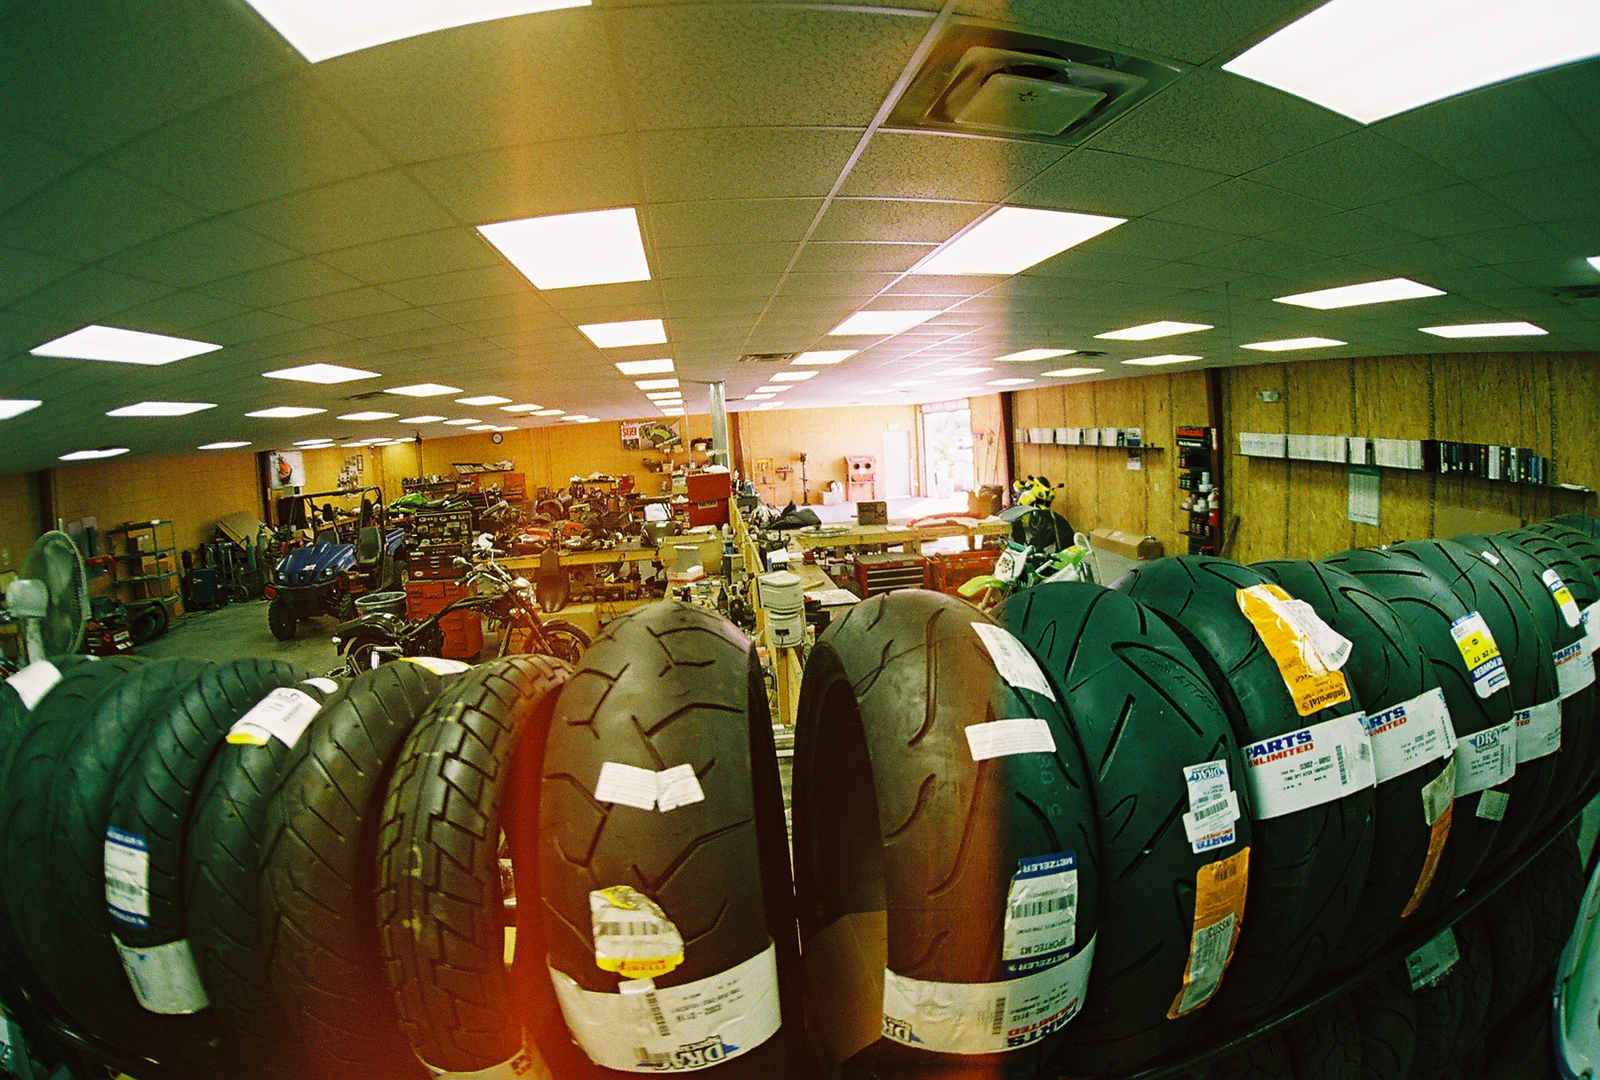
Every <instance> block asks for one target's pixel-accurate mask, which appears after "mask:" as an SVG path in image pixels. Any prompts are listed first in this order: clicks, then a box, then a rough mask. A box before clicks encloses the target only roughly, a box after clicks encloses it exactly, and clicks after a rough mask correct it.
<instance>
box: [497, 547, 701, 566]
mask: <svg viewBox="0 0 1600 1080" xmlns="http://www.w3.org/2000/svg"><path fill="white" fill-rule="evenodd" d="M686 542H687V541H686ZM660 557H661V553H660V552H659V551H657V550H656V549H655V548H653V547H640V548H605V549H603V550H601V551H563V552H561V565H562V566H566V567H573V566H611V565H613V564H621V563H633V562H638V563H645V562H655V561H656V560H657V559H659V558H660ZM543 558H544V556H543V555H512V556H510V557H509V558H504V559H497V560H495V561H496V562H498V563H499V564H500V565H501V566H503V567H504V568H505V569H507V570H520V571H528V570H537V569H539V562H540V560H541V559H543Z"/></svg>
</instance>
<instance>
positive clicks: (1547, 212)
mask: <svg viewBox="0 0 1600 1080" xmlns="http://www.w3.org/2000/svg"><path fill="white" fill-rule="evenodd" d="M1478 187H1480V188H1482V189H1483V190H1484V191H1486V192H1488V193H1489V194H1490V195H1492V196H1494V197H1495V198H1497V199H1499V200H1500V201H1501V202H1503V203H1505V204H1506V205H1507V206H1509V207H1511V208H1512V209H1513V210H1515V211H1517V213H1519V214H1521V215H1522V216H1523V217H1525V218H1527V219H1528V220H1529V221H1559V220H1560V219H1562V218H1571V217H1583V216H1585V215H1595V216H1600V158H1588V159H1585V160H1583V161H1576V162H1572V163H1570V164H1565V165H1549V166H1546V167H1544V168H1540V169H1526V170H1523V171H1522V172H1514V173H1507V174H1505V175H1503V176H1486V177H1484V178H1482V179H1480V180H1479V181H1478Z"/></svg>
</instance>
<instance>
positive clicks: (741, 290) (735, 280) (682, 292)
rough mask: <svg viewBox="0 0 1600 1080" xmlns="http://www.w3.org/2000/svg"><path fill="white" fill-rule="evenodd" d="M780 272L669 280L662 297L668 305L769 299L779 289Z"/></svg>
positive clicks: (662, 286)
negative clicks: (727, 298)
mask: <svg viewBox="0 0 1600 1080" xmlns="http://www.w3.org/2000/svg"><path fill="white" fill-rule="evenodd" d="M787 261H788V260H787V259H785V263H787ZM779 273H781V271H780V272H778V273H770V274H740V275H737V276H734V277H720V276H717V275H714V274H708V275H706V276H703V277H677V278H668V279H666V280H665V281H663V282H662V283H661V295H662V296H663V297H664V298H665V299H666V300H667V302H668V303H673V302H683V301H694V300H698V299H701V298H714V297H751V296H753V297H766V296H771V295H772V293H773V290H775V289H776V288H777V287H778V281H779Z"/></svg>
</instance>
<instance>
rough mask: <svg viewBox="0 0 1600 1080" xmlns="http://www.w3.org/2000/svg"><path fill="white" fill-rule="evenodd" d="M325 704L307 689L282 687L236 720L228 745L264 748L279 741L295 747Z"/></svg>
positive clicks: (230, 732) (229, 732)
mask: <svg viewBox="0 0 1600 1080" xmlns="http://www.w3.org/2000/svg"><path fill="white" fill-rule="evenodd" d="M321 708H322V703H321V702H320V701H318V700H317V699H316V698H314V697H312V696H311V695H310V694H308V693H306V692H305V691H304V690H297V689H295V688H294V687H292V686H280V687H278V688H277V689H276V690H274V691H272V693H270V694H268V695H267V696H266V697H264V698H262V699H261V700H260V701H258V702H256V703H255V705H254V706H252V707H251V709H250V711H249V712H247V713H245V714H244V715H243V716H241V717H239V719H238V720H236V721H234V724H233V727H231V728H229V729H228V742H230V743H232V744H233V745H235V746H265V745H267V742H268V740H270V739H277V740H278V741H279V742H281V743H282V744H283V745H285V746H287V747H291V748H292V747H293V746H294V744H295V743H297V742H299V741H300V736H301V735H304V734H305V730H306V728H307V727H309V726H311V721H312V720H313V719H314V718H315V717H316V715H317V711H318V710H319V709H321Z"/></svg>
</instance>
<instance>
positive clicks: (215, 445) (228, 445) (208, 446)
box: [195, 442, 250, 450]
mask: <svg viewBox="0 0 1600 1080" xmlns="http://www.w3.org/2000/svg"><path fill="white" fill-rule="evenodd" d="M249 445H250V444H249V443H248V442H208V443H202V444H201V445H199V446H197V447H195V449H196V450H237V449H239V448H240V447H241V446H249Z"/></svg>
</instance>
